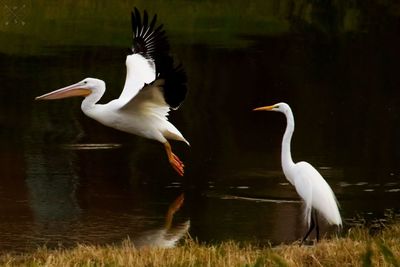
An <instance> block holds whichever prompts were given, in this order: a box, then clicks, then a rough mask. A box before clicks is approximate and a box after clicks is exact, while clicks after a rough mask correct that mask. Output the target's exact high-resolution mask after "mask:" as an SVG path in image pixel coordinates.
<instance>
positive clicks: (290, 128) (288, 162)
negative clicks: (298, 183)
mask: <svg viewBox="0 0 400 267" xmlns="http://www.w3.org/2000/svg"><path fill="white" fill-rule="evenodd" d="M284 114H285V116H286V130H285V134H284V135H283V139H282V153H281V157H282V169H283V172H284V173H285V174H286V177H288V175H287V172H288V171H289V170H290V169H291V168H290V167H291V166H293V165H294V162H293V160H292V154H291V152H290V142H291V140H292V135H293V132H294V117H293V113H292V111H291V110H290V109H289V110H286V112H284ZM289 176H290V175H289ZM291 182H292V181H291Z"/></svg>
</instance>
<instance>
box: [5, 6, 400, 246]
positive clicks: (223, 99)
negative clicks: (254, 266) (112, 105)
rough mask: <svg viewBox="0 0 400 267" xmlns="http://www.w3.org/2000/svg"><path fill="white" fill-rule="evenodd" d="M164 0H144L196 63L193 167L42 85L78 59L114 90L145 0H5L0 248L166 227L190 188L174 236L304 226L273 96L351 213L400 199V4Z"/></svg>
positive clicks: (76, 68)
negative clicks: (285, 166)
mask: <svg viewBox="0 0 400 267" xmlns="http://www.w3.org/2000/svg"><path fill="white" fill-rule="evenodd" d="M128 2H129V1H128ZM169 2H170V1H169ZM169 2H168V3H169ZM171 2H172V4H171V6H166V4H164V2H163V1H159V2H158V1H155V2H154V3H152V4H151V5H150V6H146V4H145V2H143V3H142V2H140V1H139V4H138V5H139V7H140V8H147V9H148V10H149V11H150V13H153V12H157V13H159V18H160V20H162V22H164V23H165V27H166V29H167V33H168V34H169V36H170V37H171V47H172V48H173V52H174V54H175V55H176V57H177V58H179V60H180V61H181V62H182V63H183V64H184V67H185V69H186V71H187V75H188V83H189V94H188V96H187V99H186V101H185V103H184V104H183V105H182V107H181V108H180V109H179V110H178V111H176V112H171V116H170V120H171V121H172V122H173V123H174V124H175V125H176V126H177V128H178V129H180V131H181V132H182V133H183V134H184V136H185V137H186V138H187V139H188V140H189V141H190V143H191V147H186V146H185V144H183V143H173V147H174V149H175V151H176V153H177V154H178V155H180V157H181V159H183V161H184V162H185V165H186V173H185V177H183V178H181V177H178V176H177V175H176V173H175V172H174V171H173V170H172V169H171V167H170V166H169V164H168V162H167V159H166V156H165V152H164V149H163V147H162V146H161V145H160V144H158V143H156V142H154V141H150V140H145V139H143V138H139V137H136V136H131V135H128V134H124V133H120V132H117V131H114V130H112V129H109V128H106V127H104V126H102V125H99V124H98V123H97V122H95V121H93V120H91V119H89V118H87V117H85V116H84V115H83V114H82V112H81V111H80V101H81V99H66V100H60V101H50V102H34V101H33V99H34V97H35V96H37V95H41V94H43V93H46V92H48V91H51V90H54V89H57V88H60V87H63V86H65V85H69V84H72V83H74V82H77V81H79V80H81V79H83V78H85V77H96V78H100V79H103V80H105V81H106V83H107V92H106V95H105V96H104V97H103V100H101V102H102V103H106V102H107V101H109V100H111V99H114V98H116V97H118V95H119V93H120V90H121V88H122V86H123V83H124V78H125V66H124V61H125V56H126V53H127V50H128V48H129V46H130V39H129V38H130V28H129V27H130V26H129V13H128V12H127V11H128V10H129V9H130V8H131V7H133V6H134V3H124V4H123V5H122V4H121V6H111V4H103V5H99V4H95V2H94V1H93V2H92V1H82V2H79V3H80V4H75V5H73V4H72V3H75V2H73V1H71V3H70V2H69V1H62V4H61V6H62V7H63V9H59V7H56V6H51V5H46V3H45V1H37V3H33V2H28V1H17V2H13V3H11V1H5V2H4V5H8V6H9V7H11V8H13V7H14V6H16V7H17V8H16V9H15V10H18V13H17V14H18V16H17V17H16V18H15V17H14V16H13V15H12V14H10V13H9V12H7V10H6V9H4V10H3V11H2V12H4V14H3V15H4V16H3V24H2V25H1V26H0V84H1V88H0V249H2V250H26V249H32V248H35V247H36V246H41V245H48V246H51V247H53V246H58V245H63V246H69V245H73V244H75V243H77V242H80V243H90V244H109V243H119V242H121V241H122V240H124V239H125V238H126V237H128V236H129V238H130V239H131V240H132V241H133V242H134V243H135V242H136V244H137V245H138V246H140V245H152V244H153V245H154V244H155V245H157V244H161V243H162V241H160V240H161V239H162V237H161V236H162V235H163V231H165V224H166V222H165V221H166V218H165V217H166V213H167V211H168V207H169V205H170V204H171V203H172V202H173V201H174V199H176V198H177V197H178V196H179V195H180V194H181V193H184V194H185V201H184V204H183V206H182V208H181V209H180V210H179V211H178V212H177V213H176V214H175V216H174V218H173V222H172V227H171V229H170V232H169V235H170V236H171V235H174V234H176V235H178V236H179V234H180V230H182V229H185V228H186V227H188V226H189V224H190V230H189V233H190V235H191V236H192V237H193V238H196V239H198V240H199V241H206V242H219V241H221V240H228V239H233V240H237V241H252V242H257V243H261V244H263V243H267V242H272V243H274V244H276V243H280V242H292V241H294V240H297V239H298V238H300V237H301V236H302V234H303V233H304V231H305V227H304V226H303V225H302V218H303V215H302V206H301V202H300V201H299V198H298V196H297V194H296V192H295V190H294V188H293V187H292V186H291V185H289V184H288V182H287V181H286V179H285V178H284V176H283V174H282V171H281V167H280V142H281V137H282V134H283V131H284V128H285V120H284V117H283V115H282V114H277V113H252V112H251V109H253V108H254V107H258V106H261V105H267V104H274V103H276V102H280V101H285V102H287V103H289V104H290V105H291V106H292V109H293V112H294V115H295V119H296V130H295V134H294V139H293V142H292V153H293V157H294V160H295V161H300V160H306V161H308V162H310V163H312V164H313V165H314V166H315V167H316V168H318V169H319V171H320V172H321V173H322V175H323V176H324V177H325V178H326V180H327V181H328V182H329V184H330V185H331V187H332V189H333V191H334V192H335V193H336V195H337V198H338V200H339V202H340V205H341V214H342V217H343V219H344V224H345V229H346V227H348V226H349V225H351V224H352V223H353V222H354V220H355V218H357V217H362V218H365V219H367V220H374V219H380V218H384V216H385V214H386V213H387V212H395V213H399V211H400V168H399V166H400V142H399V138H398V137H399V135H400V123H399V119H400V118H399V116H400V115H399V114H400V105H399V104H400V103H399V102H400V98H399V97H400V93H399V84H400V75H399V74H398V70H399V67H400V66H399V64H400V63H399V62H400V50H399V47H400V35H399V34H398V33H399V29H400V28H399V27H400V21H399V16H400V12H399V10H400V7H399V5H398V4H396V3H395V2H393V3H391V1H386V2H385V1H382V2H381V1H369V2H368V3H364V2H360V3H358V2H357V1H335V2H336V3H335V4H327V3H328V2H329V1H267V2H264V1H259V2H257V1H255V2H254V3H253V4H252V5H246V6H244V4H241V5H239V6H237V7H236V8H233V9H229V10H228V9H226V8H225V9H224V8H223V5H222V4H221V3H225V4H231V3H230V2H229V1H222V2H221V3H219V4H216V3H213V2H212V1H210V2H208V1H203V2H201V3H189V2H187V1H184V3H183V2H182V1H171ZM350 2H351V3H350ZM24 5H25V7H23V6H24ZM242 5H243V6H242ZM172 11H174V12H175V13H174V14H175V15H174V16H173V15H171V12H172ZM14 13H15V12H14ZM94 14H97V15H94ZM164 18H165V19H164ZM185 22H187V23H185ZM189 221H190V223H189ZM325 230H329V232H333V230H334V229H330V228H329V229H328V228H326V227H325Z"/></svg>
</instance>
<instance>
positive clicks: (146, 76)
mask: <svg viewBox="0 0 400 267" xmlns="http://www.w3.org/2000/svg"><path fill="white" fill-rule="evenodd" d="M156 22H157V15H155V16H154V17H153V18H152V20H151V22H149V16H148V14H147V12H146V11H144V13H143V18H142V17H141V15H140V13H139V11H138V9H137V8H135V10H134V12H132V31H133V46H132V52H133V54H132V55H128V56H127V58H126V68H127V76H126V81H125V86H124V89H123V91H122V93H121V96H120V97H119V101H121V108H129V109H130V108H132V107H133V106H132V104H134V103H130V102H132V101H133V100H134V99H135V98H136V97H139V95H140V93H141V91H142V90H144V89H145V88H146V91H151V90H157V91H160V92H161V96H162V99H161V100H160V97H159V96H157V97H155V95H158V94H159V93H157V92H155V93H148V92H143V94H144V95H143V96H141V97H139V99H137V100H135V101H134V102H135V103H136V104H135V105H138V104H140V105H142V106H143V105H145V106H154V107H155V108H157V109H162V110H163V111H164V112H163V114H164V116H166V114H167V113H168V111H169V107H171V108H178V107H179V105H180V103H181V102H182V101H183V100H184V98H185V95H186V91H187V88H186V74H185V72H184V71H183V68H182V66H178V67H174V63H173V59H172V57H171V56H170V55H169V44H168V40H167V37H166V34H165V31H164V30H163V25H162V24H161V25H159V26H158V27H156ZM152 88H153V89H152ZM139 100H140V101H144V102H146V104H144V103H139V102H140V101H139ZM165 108H168V109H165Z"/></svg>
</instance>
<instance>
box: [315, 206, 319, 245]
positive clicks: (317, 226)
mask: <svg viewBox="0 0 400 267" xmlns="http://www.w3.org/2000/svg"><path fill="white" fill-rule="evenodd" d="M314 217H315V231H316V232H317V242H318V241H319V224H318V214H317V211H316V210H314Z"/></svg>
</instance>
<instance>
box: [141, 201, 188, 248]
mask: <svg viewBox="0 0 400 267" xmlns="http://www.w3.org/2000/svg"><path fill="white" fill-rule="evenodd" d="M183 201H184V195H183V194H181V195H179V196H178V197H177V198H176V199H175V201H174V202H172V204H171V205H170V206H169V208H168V212H167V215H166V218H165V224H164V226H163V227H162V228H160V229H156V230H149V231H146V232H144V233H143V234H141V235H140V236H137V237H134V238H133V244H134V245H135V246H136V247H137V248H141V247H162V248H171V247H174V246H175V245H176V243H177V242H178V241H179V240H180V239H181V238H182V237H183V236H184V235H185V234H186V233H187V232H188V230H189V227H190V221H189V220H187V221H185V222H183V223H180V224H177V225H173V223H172V222H173V218H174V214H175V213H176V212H177V211H178V210H179V209H180V208H181V206H182V204H183Z"/></svg>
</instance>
